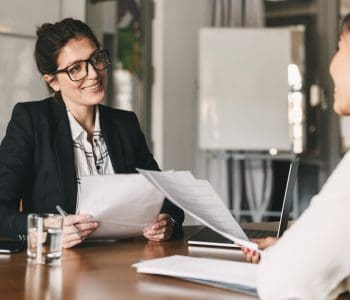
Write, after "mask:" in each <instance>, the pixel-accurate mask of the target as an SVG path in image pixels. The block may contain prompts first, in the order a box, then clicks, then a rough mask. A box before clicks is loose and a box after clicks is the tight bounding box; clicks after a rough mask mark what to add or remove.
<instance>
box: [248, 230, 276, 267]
mask: <svg viewBox="0 0 350 300" xmlns="http://www.w3.org/2000/svg"><path fill="white" fill-rule="evenodd" d="M251 241H252V242H254V243H256V244H258V248H259V249H260V250H264V249H266V248H267V247H270V246H272V245H273V244H275V243H276V242H277V238H275V237H271V236H269V237H267V238H262V239H252V240H251ZM242 252H243V254H244V255H245V258H246V260H247V262H251V263H253V264H257V263H259V261H260V253H259V251H256V250H251V249H249V248H246V247H242Z"/></svg>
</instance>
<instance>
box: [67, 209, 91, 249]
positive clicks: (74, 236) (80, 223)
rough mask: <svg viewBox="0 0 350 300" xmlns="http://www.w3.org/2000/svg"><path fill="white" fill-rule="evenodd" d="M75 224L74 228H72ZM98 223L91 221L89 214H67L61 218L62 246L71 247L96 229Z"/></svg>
mask: <svg viewBox="0 0 350 300" xmlns="http://www.w3.org/2000/svg"><path fill="white" fill-rule="evenodd" d="M74 226H75V228H74ZM97 227H98V223H97V222H96V221H92V216H90V215H69V216H67V217H64V220H63V237H62V246H63V248H71V247H74V246H76V245H78V244H80V243H81V242H82V241H83V240H85V239H86V238H87V237H88V236H89V235H90V234H91V233H92V232H94V231H95V230H96V228H97Z"/></svg>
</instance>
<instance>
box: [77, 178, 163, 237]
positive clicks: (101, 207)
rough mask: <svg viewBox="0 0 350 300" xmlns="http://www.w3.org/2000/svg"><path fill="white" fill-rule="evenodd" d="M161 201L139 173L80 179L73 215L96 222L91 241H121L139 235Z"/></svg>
mask: <svg viewBox="0 0 350 300" xmlns="http://www.w3.org/2000/svg"><path fill="white" fill-rule="evenodd" d="M163 201H164V195H163V194H162V193H161V192H160V191H159V190H158V189H157V188H155V187H154V186H153V185H152V184H151V183H150V182H149V181H148V180H147V179H146V178H145V177H144V176H143V175H141V174H115V175H95V176H84V177H82V178H81V184H80V190H79V203H78V205H77V213H81V214H83V213H86V214H90V215H92V216H93V218H94V220H96V221H97V222H99V224H100V225H99V227H98V228H97V229H96V231H94V232H93V234H92V235H91V238H125V237H131V236H138V235H142V232H143V229H144V228H145V227H146V226H148V225H150V224H152V223H153V222H154V221H155V220H156V218H157V216H158V214H159V212H160V209H161V207H162V204H163Z"/></svg>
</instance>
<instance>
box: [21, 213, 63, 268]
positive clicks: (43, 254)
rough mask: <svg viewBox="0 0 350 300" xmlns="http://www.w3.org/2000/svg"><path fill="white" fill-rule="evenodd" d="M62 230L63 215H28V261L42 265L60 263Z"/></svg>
mask: <svg viewBox="0 0 350 300" xmlns="http://www.w3.org/2000/svg"><path fill="white" fill-rule="evenodd" d="M62 230H63V217H62V216H61V215H56V214H30V215H28V235H27V245H28V248H27V259H28V260H29V261H33V262H35V263H40V264H57V263H60V260H61V254H62Z"/></svg>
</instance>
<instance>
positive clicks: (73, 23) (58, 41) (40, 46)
mask: <svg viewBox="0 0 350 300" xmlns="http://www.w3.org/2000/svg"><path fill="white" fill-rule="evenodd" d="M36 35H37V40H36V43H35V52H34V57H35V62H36V66H37V68H38V70H39V72H40V73H41V74H42V75H45V74H51V73H53V72H55V71H56V70H57V57H58V54H59V52H60V50H61V49H62V48H63V47H64V46H65V45H66V44H67V42H68V41H69V40H70V39H72V38H77V37H79V36H84V37H87V38H89V39H90V40H92V41H93V42H94V43H95V44H96V46H97V48H100V46H101V45H100V43H99V41H98V40H97V37H96V35H95V34H94V32H93V31H92V30H91V28H90V27H89V26H88V25H86V24H85V23H84V22H82V21H80V20H75V19H72V18H66V19H63V20H61V21H59V22H56V23H53V24H51V23H44V24H42V25H41V26H40V27H38V28H37V30H36ZM48 87H49V90H50V91H51V92H52V89H51V87H50V86H48Z"/></svg>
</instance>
